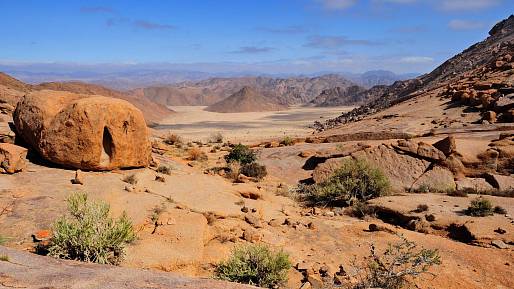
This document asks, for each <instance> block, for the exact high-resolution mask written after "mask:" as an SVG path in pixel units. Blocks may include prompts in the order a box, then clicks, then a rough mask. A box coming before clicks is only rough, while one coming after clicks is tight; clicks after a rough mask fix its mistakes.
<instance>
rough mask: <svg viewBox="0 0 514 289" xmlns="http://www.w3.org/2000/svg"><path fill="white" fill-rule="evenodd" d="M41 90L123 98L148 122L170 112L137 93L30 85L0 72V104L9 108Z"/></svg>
mask: <svg viewBox="0 0 514 289" xmlns="http://www.w3.org/2000/svg"><path fill="white" fill-rule="evenodd" d="M42 90H51V91H67V92H72V93H76V94H85V95H101V96H108V97H113V98H119V99H123V100H126V101H128V102H130V103H132V104H133V105H135V106H136V107H137V108H139V109H140V110H141V111H142V112H143V114H144V116H145V119H146V121H147V123H148V124H152V123H155V122H157V121H159V120H160V119H162V118H164V117H166V116H167V115H168V114H170V113H171V112H172V111H171V110H170V109H168V108H167V107H165V106H164V105H160V104H157V103H154V102H152V101H149V100H147V99H145V98H142V97H138V96H137V95H133V94H129V93H123V92H120V91H116V90H113V89H109V88H106V87H103V86H100V85H95V84H87V83H83V82H46V83H41V84H38V85H30V84H26V83H23V82H21V81H19V80H17V79H15V78H12V77H10V76H9V75H7V74H4V73H1V72H0V104H1V103H5V104H8V105H9V106H10V107H9V109H10V110H13V109H14V107H15V106H16V103H17V102H18V101H19V100H20V99H21V97H23V95H25V94H26V93H28V92H30V91H42ZM4 106H5V105H4Z"/></svg>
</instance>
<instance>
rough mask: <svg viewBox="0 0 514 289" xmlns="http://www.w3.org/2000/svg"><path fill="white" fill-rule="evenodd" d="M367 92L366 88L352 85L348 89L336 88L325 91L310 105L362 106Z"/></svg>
mask: <svg viewBox="0 0 514 289" xmlns="http://www.w3.org/2000/svg"><path fill="white" fill-rule="evenodd" d="M365 91H366V89H365V88H363V87H361V86H358V85H352V86H348V87H346V88H341V87H339V86H338V87H334V88H329V89H325V90H323V91H322V92H321V93H320V95H318V96H316V98H314V99H313V100H311V101H310V103H309V104H313V105H315V106H340V105H350V104H361V103H362V102H363V100H364V99H361V96H365V94H363V93H364V92H365Z"/></svg>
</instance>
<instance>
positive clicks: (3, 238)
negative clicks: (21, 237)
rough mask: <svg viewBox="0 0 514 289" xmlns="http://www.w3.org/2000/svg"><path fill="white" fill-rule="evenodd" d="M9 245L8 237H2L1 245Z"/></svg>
mask: <svg viewBox="0 0 514 289" xmlns="http://www.w3.org/2000/svg"><path fill="white" fill-rule="evenodd" d="M5 243H7V237H5V236H3V235H0V245H3V244H5Z"/></svg>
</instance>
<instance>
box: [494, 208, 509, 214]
mask: <svg viewBox="0 0 514 289" xmlns="http://www.w3.org/2000/svg"><path fill="white" fill-rule="evenodd" d="M493 212H494V213H495V214H500V215H505V214H507V210H505V208H503V207H501V206H495V207H494V209H493Z"/></svg>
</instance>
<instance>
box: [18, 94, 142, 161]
mask: <svg viewBox="0 0 514 289" xmlns="http://www.w3.org/2000/svg"><path fill="white" fill-rule="evenodd" d="M13 119H14V124H15V127H16V131H17V134H18V135H19V136H20V137H21V138H22V139H23V140H25V141H26V142H27V143H28V144H30V145H31V146H32V147H33V148H34V149H35V150H37V151H38V152H39V154H40V155H41V156H42V157H43V158H45V159H47V160H49V161H51V162H54V163H56V164H60V165H63V166H65V167H73V168H79V169H84V170H110V169H116V168H129V167H142V166H147V165H148V164H149V161H150V143H149V141H148V134H147V128H146V124H145V120H144V117H143V114H142V113H141V111H139V110H138V109H137V108H135V107H134V106H133V105H131V104H130V103H128V102H126V101H124V100H120V99H114V98H108V97H103V96H89V95H88V96H84V95H80V94H72V93H66V92H55V91H39V92H34V93H31V94H29V95H28V96H26V97H25V98H24V99H23V100H22V101H20V102H19V103H18V105H17V107H16V110H15V112H14V115H13Z"/></svg>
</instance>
